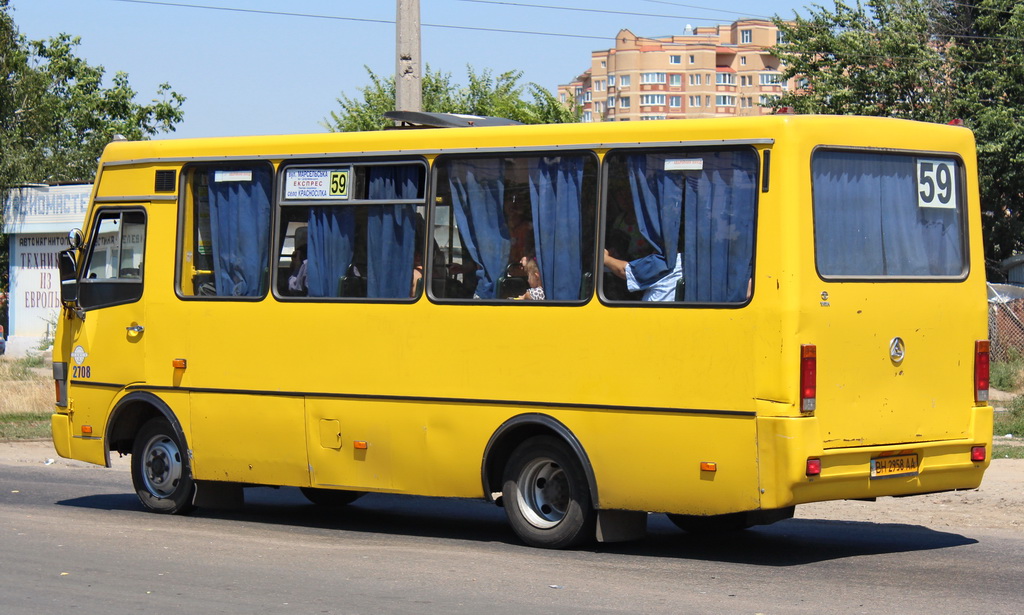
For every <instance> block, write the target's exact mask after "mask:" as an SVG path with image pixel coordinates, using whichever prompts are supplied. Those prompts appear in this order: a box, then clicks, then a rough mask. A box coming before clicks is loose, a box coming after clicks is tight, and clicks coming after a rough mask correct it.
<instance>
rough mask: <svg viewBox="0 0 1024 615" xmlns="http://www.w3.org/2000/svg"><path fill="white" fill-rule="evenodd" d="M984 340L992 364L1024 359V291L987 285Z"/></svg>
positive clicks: (1004, 285) (1008, 286)
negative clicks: (986, 336) (986, 339)
mask: <svg viewBox="0 0 1024 615" xmlns="http://www.w3.org/2000/svg"><path fill="white" fill-rule="evenodd" d="M988 338H989V341H990V343H991V345H990V347H989V352H990V353H991V357H992V360H993V361H1008V360H1010V359H1016V358H1021V357H1024V287H1021V286H1012V285H1009V284H989V285H988Z"/></svg>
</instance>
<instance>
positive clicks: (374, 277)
mask: <svg viewBox="0 0 1024 615" xmlns="http://www.w3.org/2000/svg"><path fill="white" fill-rule="evenodd" d="M338 169H344V171H339V170H338ZM341 172H344V173H345V177H347V178H349V179H348V180H346V183H347V193H346V194H345V195H344V196H338V197H337V198H330V197H324V198H323V199H322V202H323V204H316V205H308V204H307V203H309V202H310V201H311V200H312V199H311V198H305V199H303V198H302V197H301V196H295V197H289V196H285V198H284V202H283V203H282V207H281V211H282V215H281V218H282V226H283V227H284V228H285V232H284V233H283V234H282V235H281V236H280V237H279V242H280V243H279V250H278V263H279V264H278V268H277V270H278V282H277V291H278V294H279V295H281V296H284V297H294V296H303V297H310V298H320V299H362V298H365V299H391V300H399V299H409V298H410V295H411V294H412V289H413V288H414V284H413V278H414V274H415V273H416V272H417V262H420V263H422V260H423V259H422V256H420V257H417V254H418V252H419V251H420V250H422V249H423V246H422V243H423V229H422V219H423V213H424V206H423V205H422V202H423V199H424V198H425V197H424V192H425V189H424V177H425V166H424V165H423V164H420V163H415V164H409V163H404V162H403V163H400V164H379V165H377V164H367V163H345V164H338V165H330V164H328V165H318V166H313V165H303V166H299V165H295V166H291V167H288V168H286V169H285V171H284V174H285V177H286V178H287V177H289V176H290V174H295V176H298V175H299V174H300V173H307V174H309V175H317V174H320V173H328V174H329V173H335V174H338V173H341ZM286 181H287V179H286ZM289 199H293V202H295V204H292V203H290V202H288V201H289ZM417 201H418V202H417ZM289 229H293V230H292V232H291V233H290V232H289ZM300 230H304V231H305V251H304V252H305V253H304V256H303V260H304V263H305V269H304V274H303V275H304V280H303V281H301V282H300V281H299V280H298V279H297V277H298V276H294V275H293V274H292V273H291V272H292V271H294V264H292V265H289V266H287V267H286V266H285V255H286V254H294V253H295V251H296V250H299V249H300V248H299V247H298V246H299V243H298V242H296V239H295V237H299V236H301V233H299V231H300ZM289 239H291V241H292V244H293V245H292V247H291V248H290V249H289V247H288V246H287V245H286V244H287V243H288V241H289Z"/></svg>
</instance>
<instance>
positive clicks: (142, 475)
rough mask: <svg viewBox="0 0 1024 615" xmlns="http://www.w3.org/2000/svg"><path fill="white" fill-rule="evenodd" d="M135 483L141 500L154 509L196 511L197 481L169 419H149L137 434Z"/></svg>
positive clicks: (177, 511) (161, 510)
mask: <svg viewBox="0 0 1024 615" xmlns="http://www.w3.org/2000/svg"><path fill="white" fill-rule="evenodd" d="M132 483H133V484H134V485H135V492H136V493H137V494H138V496H139V501H141V502H142V505H143V506H145V507H146V508H147V509H149V510H151V511H153V512H158V513H164V514H168V515H174V514H180V515H183V514H188V513H190V512H192V511H193V510H195V506H194V505H193V503H192V502H193V499H194V497H195V492H196V483H195V481H194V480H192V468H191V466H190V465H189V462H188V454H187V453H186V451H185V447H184V446H183V443H182V442H181V441H180V439H179V438H178V435H177V434H176V433H175V431H174V429H173V428H172V427H171V424H170V423H168V422H167V420H166V419H163V418H155V419H150V420H149V421H148V422H147V423H146V424H145V425H143V426H142V429H140V430H139V433H138V435H136V436H135V446H134V447H133V448H132Z"/></svg>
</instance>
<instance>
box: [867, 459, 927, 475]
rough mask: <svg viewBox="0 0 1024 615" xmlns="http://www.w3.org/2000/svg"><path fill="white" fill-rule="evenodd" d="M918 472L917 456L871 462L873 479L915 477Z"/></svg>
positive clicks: (873, 460)
mask: <svg viewBox="0 0 1024 615" xmlns="http://www.w3.org/2000/svg"><path fill="white" fill-rule="evenodd" d="M917 470H918V466H917V455H893V456H891V457H878V458H876V459H872V460H871V478H890V477H892V476H914V475H916V474H917Z"/></svg>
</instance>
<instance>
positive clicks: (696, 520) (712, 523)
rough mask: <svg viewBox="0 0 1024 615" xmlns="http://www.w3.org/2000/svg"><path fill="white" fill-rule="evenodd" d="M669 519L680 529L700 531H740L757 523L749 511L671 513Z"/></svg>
mask: <svg viewBox="0 0 1024 615" xmlns="http://www.w3.org/2000/svg"><path fill="white" fill-rule="evenodd" d="M667 516H668V520H669V521H671V522H672V523H675V524H676V527H678V528H679V529H681V530H683V531H686V532H691V533H694V534H698V533H704V532H709V533H728V532H739V531H741V530H745V529H747V528H749V527H753V526H754V525H756V523H755V522H754V521H752V520H751V519H750V516H749V515H748V514H747V513H742V512H739V513H729V514H725V515H709V516H703V517H702V516H700V515H673V514H669V515H667Z"/></svg>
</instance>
